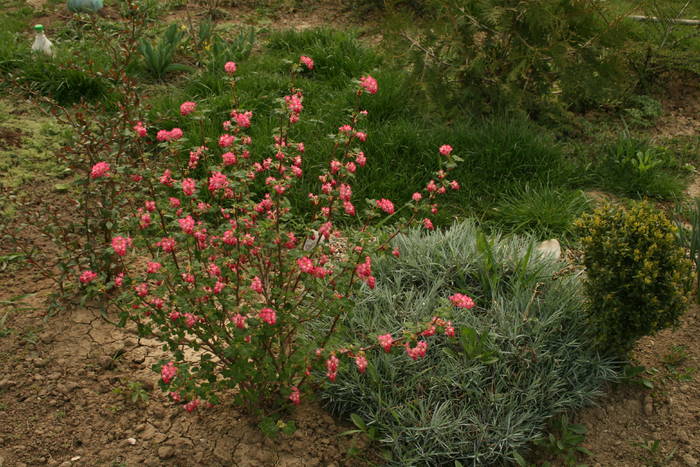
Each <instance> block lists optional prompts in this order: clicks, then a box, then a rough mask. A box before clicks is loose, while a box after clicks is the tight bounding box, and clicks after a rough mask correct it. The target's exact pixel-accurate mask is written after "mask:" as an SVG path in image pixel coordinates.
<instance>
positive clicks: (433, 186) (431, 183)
mask: <svg viewBox="0 0 700 467" xmlns="http://www.w3.org/2000/svg"><path fill="white" fill-rule="evenodd" d="M425 189H426V190H428V191H429V192H430V193H432V192H434V191H437V185H436V184H435V180H430V181H429V182H428V184H427V185H426V186H425Z"/></svg>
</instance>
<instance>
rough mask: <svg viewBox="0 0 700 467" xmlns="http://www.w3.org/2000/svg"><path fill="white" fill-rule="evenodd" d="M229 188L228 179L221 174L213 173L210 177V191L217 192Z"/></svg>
mask: <svg viewBox="0 0 700 467" xmlns="http://www.w3.org/2000/svg"><path fill="white" fill-rule="evenodd" d="M227 186H228V177H226V175H224V174H222V173H221V172H212V174H211V176H210V177H209V191H216V190H219V189H222V188H226V187H227Z"/></svg>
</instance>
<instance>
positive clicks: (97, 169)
mask: <svg viewBox="0 0 700 467" xmlns="http://www.w3.org/2000/svg"><path fill="white" fill-rule="evenodd" d="M109 168H110V167H109V164H108V163H106V162H98V163H97V164H95V165H93V166H92V170H91V171H90V178H100V177H109Z"/></svg>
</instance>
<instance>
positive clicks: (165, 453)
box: [158, 446, 175, 459]
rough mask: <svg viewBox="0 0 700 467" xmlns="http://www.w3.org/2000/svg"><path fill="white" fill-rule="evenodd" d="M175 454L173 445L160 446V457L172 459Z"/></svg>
mask: <svg viewBox="0 0 700 467" xmlns="http://www.w3.org/2000/svg"><path fill="white" fill-rule="evenodd" d="M173 455H175V450H174V449H173V448H172V447H171V446H161V447H159V448H158V457H160V458H161V459H170V458H171V457H173Z"/></svg>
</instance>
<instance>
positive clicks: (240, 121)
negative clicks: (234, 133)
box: [231, 110, 253, 128]
mask: <svg viewBox="0 0 700 467" xmlns="http://www.w3.org/2000/svg"><path fill="white" fill-rule="evenodd" d="M231 116H232V117H233V118H234V120H236V124H237V125H238V126H239V127H241V128H250V119H251V118H253V112H250V111H248V112H240V113H239V112H236V111H235V110H234V111H233V112H232V113H231Z"/></svg>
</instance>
